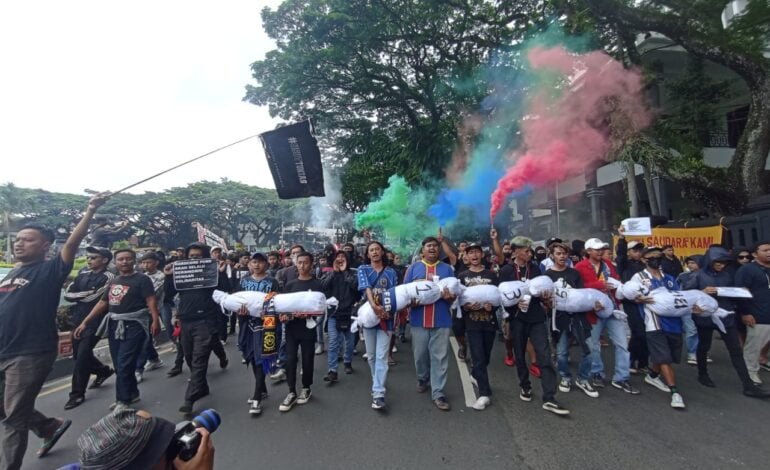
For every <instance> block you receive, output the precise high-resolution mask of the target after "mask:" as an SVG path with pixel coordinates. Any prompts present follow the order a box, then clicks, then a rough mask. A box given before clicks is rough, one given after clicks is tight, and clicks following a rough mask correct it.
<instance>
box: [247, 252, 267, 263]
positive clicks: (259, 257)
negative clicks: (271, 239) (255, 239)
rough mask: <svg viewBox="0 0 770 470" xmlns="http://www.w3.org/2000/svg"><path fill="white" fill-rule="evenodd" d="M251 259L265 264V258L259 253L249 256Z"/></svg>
mask: <svg viewBox="0 0 770 470" xmlns="http://www.w3.org/2000/svg"><path fill="white" fill-rule="evenodd" d="M251 259H255V260H257V261H264V262H267V256H265V255H264V253H260V252H256V253H254V254H253V255H251Z"/></svg>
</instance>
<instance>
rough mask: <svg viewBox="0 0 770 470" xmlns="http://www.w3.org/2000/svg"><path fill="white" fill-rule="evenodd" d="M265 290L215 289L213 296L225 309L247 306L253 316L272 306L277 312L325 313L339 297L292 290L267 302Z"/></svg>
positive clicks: (230, 310)
mask: <svg viewBox="0 0 770 470" xmlns="http://www.w3.org/2000/svg"><path fill="white" fill-rule="evenodd" d="M267 295H268V294H265V293H264V292H254V291H241V292H236V293H234V294H228V293H227V292H223V291H221V290H215V291H214V292H213V293H212V294H211V297H212V298H213V299H214V302H216V303H217V304H219V305H220V306H221V307H222V310H223V311H228V312H238V311H239V310H240V309H241V307H244V306H245V307H246V309H247V310H248V311H249V315H250V316H252V317H261V316H262V313H263V312H264V310H265V308H270V309H272V311H274V312H275V313H302V314H304V315H323V314H324V313H325V312H326V306H327V304H328V305H333V304H334V302H336V301H337V299H334V298H333V297H332V298H331V299H329V300H328V301H327V299H326V295H324V293H323V292H315V291H307V292H292V293H290V294H276V295H274V296H273V297H272V299H270V301H268V303H267V305H266V304H265V297H267Z"/></svg>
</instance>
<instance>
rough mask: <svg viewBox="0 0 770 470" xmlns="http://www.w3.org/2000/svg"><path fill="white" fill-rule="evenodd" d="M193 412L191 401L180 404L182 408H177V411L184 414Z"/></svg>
mask: <svg viewBox="0 0 770 470" xmlns="http://www.w3.org/2000/svg"><path fill="white" fill-rule="evenodd" d="M192 410H193V403H192V402H191V401H186V402H184V403H183V404H182V406H180V407H179V411H180V412H181V413H184V414H189V413H192Z"/></svg>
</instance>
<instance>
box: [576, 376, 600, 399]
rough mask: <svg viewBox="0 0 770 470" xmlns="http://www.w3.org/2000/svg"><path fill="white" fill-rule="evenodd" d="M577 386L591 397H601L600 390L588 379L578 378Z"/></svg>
mask: <svg viewBox="0 0 770 470" xmlns="http://www.w3.org/2000/svg"><path fill="white" fill-rule="evenodd" d="M575 386H576V387H577V388H579V389H580V390H582V391H583V392H584V393H585V394H586V395H588V396H589V397H591V398H599V392H597V391H596V389H595V388H593V387H592V386H591V384H590V383H589V382H588V381H587V380H576V381H575Z"/></svg>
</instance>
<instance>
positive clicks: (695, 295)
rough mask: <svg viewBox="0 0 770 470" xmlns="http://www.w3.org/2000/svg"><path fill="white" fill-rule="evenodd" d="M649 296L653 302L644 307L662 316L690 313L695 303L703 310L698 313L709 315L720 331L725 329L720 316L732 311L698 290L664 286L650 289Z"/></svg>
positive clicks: (722, 316) (677, 315)
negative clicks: (724, 308)
mask: <svg viewBox="0 0 770 470" xmlns="http://www.w3.org/2000/svg"><path fill="white" fill-rule="evenodd" d="M649 297H652V299H653V300H654V302H653V303H651V304H645V306H644V308H645V309H648V310H650V311H651V312H653V313H655V314H656V315H660V316H663V317H684V316H686V315H690V314H692V308H693V307H694V306H696V305H697V306H698V308H699V309H700V310H702V312H703V313H700V314H698V315H700V316H701V317H711V320H712V321H713V322H714V324H715V325H716V326H717V328H719V330H720V331H722V332H724V331H725V327H724V324H723V323H722V318H724V317H726V316H727V315H730V314H731V313H732V312H728V311H727V310H723V309H721V308H719V304H718V303H717V301H716V300H715V299H714V298H713V297H711V296H710V295H708V294H706V293H705V292H701V291H699V290H684V291H670V290H668V289H666V288H665V287H659V288H658V289H655V290H653V291H651V292H650V294H649Z"/></svg>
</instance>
